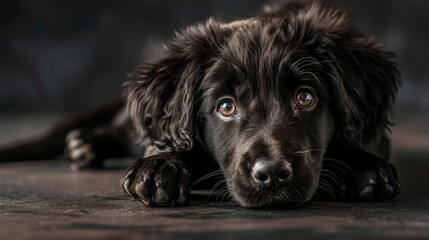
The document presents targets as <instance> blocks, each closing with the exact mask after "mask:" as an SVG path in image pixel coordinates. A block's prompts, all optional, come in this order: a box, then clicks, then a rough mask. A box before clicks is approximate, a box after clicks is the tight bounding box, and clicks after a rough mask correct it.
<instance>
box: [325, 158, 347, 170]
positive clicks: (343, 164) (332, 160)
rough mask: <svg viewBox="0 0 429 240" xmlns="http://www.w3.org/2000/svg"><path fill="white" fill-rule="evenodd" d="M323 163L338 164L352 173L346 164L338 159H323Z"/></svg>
mask: <svg viewBox="0 0 429 240" xmlns="http://www.w3.org/2000/svg"><path fill="white" fill-rule="evenodd" d="M323 161H328V162H329V161H331V162H335V163H339V164H341V165H342V166H345V167H347V168H348V169H349V170H350V171H352V169H351V168H350V167H349V166H348V165H347V164H345V163H344V162H342V161H340V160H338V159H334V158H323Z"/></svg>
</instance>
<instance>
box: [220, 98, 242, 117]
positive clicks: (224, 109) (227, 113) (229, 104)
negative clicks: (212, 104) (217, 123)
mask: <svg viewBox="0 0 429 240" xmlns="http://www.w3.org/2000/svg"><path fill="white" fill-rule="evenodd" d="M217 112H218V113H219V114H220V115H222V116H224V117H232V116H234V115H235V114H236V113H237V106H236V105H235V102H234V101H233V100H231V99H225V100H222V102H220V103H219V105H218V107H217Z"/></svg>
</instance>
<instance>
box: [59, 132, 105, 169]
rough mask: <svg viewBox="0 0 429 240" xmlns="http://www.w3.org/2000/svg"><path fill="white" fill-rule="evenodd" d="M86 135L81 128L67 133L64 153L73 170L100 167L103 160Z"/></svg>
mask: <svg viewBox="0 0 429 240" xmlns="http://www.w3.org/2000/svg"><path fill="white" fill-rule="evenodd" d="M87 135H88V134H85V132H84V131H82V130H73V131H71V132H69V133H68V134H67V137H66V149H65V155H66V157H67V158H68V159H69V160H70V167H71V169H72V170H74V171H77V170H80V169H85V168H101V167H102V164H103V161H102V159H100V158H99V157H98V156H97V154H96V152H95V149H94V146H93V145H92V144H91V141H90V139H89V137H88V136H87Z"/></svg>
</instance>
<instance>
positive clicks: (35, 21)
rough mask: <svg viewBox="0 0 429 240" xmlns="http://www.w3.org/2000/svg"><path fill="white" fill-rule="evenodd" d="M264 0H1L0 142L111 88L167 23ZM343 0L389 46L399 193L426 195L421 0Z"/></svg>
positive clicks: (166, 30)
mask: <svg viewBox="0 0 429 240" xmlns="http://www.w3.org/2000/svg"><path fill="white" fill-rule="evenodd" d="M269 2H271V1H266V0H265V1H262V0H234V1H232V0H204V1H202V0H201V1H190V0H182V1H167V0H156V1H155V0H127V1H113V0H91V1H76V0H67V1H64V0H38V1H34V0H14V1H10V0H9V1H2V2H1V4H0V141H2V140H8V139H10V138H13V137H16V136H20V137H25V136H26V135H28V134H29V133H31V132H34V131H35V130H40V129H43V128H44V127H46V126H48V125H49V124H51V123H52V122H53V121H56V119H58V118H59V117H60V116H64V115H67V114H68V113H71V112H76V111H80V110H82V109H85V108H87V107H89V106H93V105H96V104H97V103H100V102H104V101H108V100H111V99H113V98H117V97H119V96H120V95H121V89H122V84H123V82H124V81H125V80H126V78H127V77H126V75H127V74H128V73H130V72H132V71H133V69H134V68H135V67H136V65H137V64H138V63H139V62H140V61H141V58H142V55H143V52H145V53H146V54H148V53H150V52H151V51H152V54H156V52H157V51H156V49H157V48H158V47H159V46H160V43H162V42H164V41H167V40H168V39H170V37H171V36H172V35H173V33H174V31H175V30H179V29H181V28H183V27H185V26H186V25H188V24H192V23H194V22H196V21H201V20H205V19H207V18H208V17H210V16H215V17H219V18H223V19H225V20H235V19H241V18H247V17H251V16H254V15H255V14H257V13H258V12H260V11H261V9H262V7H263V5H264V4H267V3H269ZM343 3H344V5H345V6H346V7H347V8H348V9H349V10H350V11H351V12H352V16H353V18H354V20H355V22H356V23H357V25H358V27H359V28H360V29H361V30H362V31H363V32H364V33H365V34H366V35H369V36H371V35H373V36H375V37H376V38H377V39H378V40H379V41H381V42H382V43H383V44H384V46H385V48H386V49H389V50H392V51H394V52H396V54H397V58H396V61H397V62H398V66H399V69H400V71H401V74H402V79H403V87H402V88H401V90H400V93H399V97H398V101H397V106H396V115H395V118H394V121H395V122H396V123H397V127H395V128H394V129H393V146H394V148H393V149H394V151H395V153H396V154H395V155H394V162H395V163H396V164H397V166H398V168H399V170H400V175H401V178H402V179H403V180H404V179H405V181H406V182H405V184H406V185H407V186H408V187H404V193H407V194H408V195H407V196H413V194H414V196H419V194H420V196H421V195H424V194H427V193H428V192H427V189H428V188H429V181H428V180H427V177H426V175H427V173H426V172H427V171H426V170H427V169H429V157H428V156H429V124H428V123H429V117H428V116H429V114H428V112H429V93H428V92H429V81H428V80H427V78H428V77H429V63H428V62H429V61H428V60H427V56H428V55H429V44H428V43H429V30H428V26H427V25H428V23H429V14H428V13H427V11H428V9H429V1H426V0H407V1H404V0H377V1H374V0H359V1H355V0H343ZM148 55H150V54H148ZM154 57H156V56H154ZM423 180H424V184H422V181H423Z"/></svg>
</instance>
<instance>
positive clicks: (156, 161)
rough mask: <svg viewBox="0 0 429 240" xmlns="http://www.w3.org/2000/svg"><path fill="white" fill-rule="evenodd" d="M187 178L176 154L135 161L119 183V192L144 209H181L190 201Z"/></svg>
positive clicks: (185, 170)
mask: <svg viewBox="0 0 429 240" xmlns="http://www.w3.org/2000/svg"><path fill="white" fill-rule="evenodd" d="M189 183H190V175H189V172H188V170H187V169H186V168H185V166H184V164H183V163H182V162H180V161H179V160H178V155H175V154H159V155H155V156H152V157H148V158H143V159H140V160H138V161H137V162H136V163H134V165H133V166H131V167H130V168H129V169H128V170H127V173H126V175H125V176H124V177H123V179H122V189H123V190H124V192H126V193H127V194H128V195H130V196H132V197H134V198H135V199H138V200H140V201H141V202H142V203H143V204H144V205H146V206H183V205H185V204H186V203H187V202H188V199H189Z"/></svg>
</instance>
